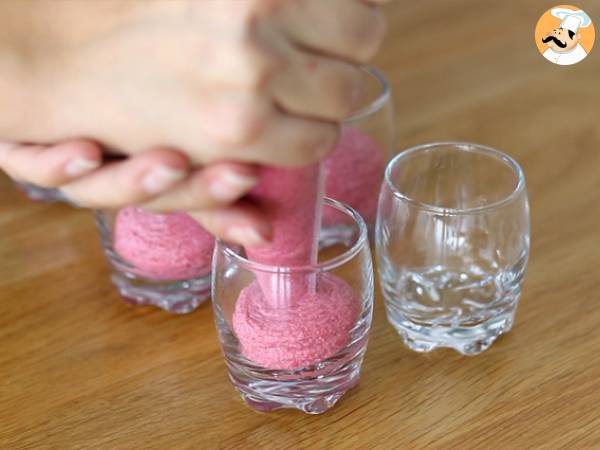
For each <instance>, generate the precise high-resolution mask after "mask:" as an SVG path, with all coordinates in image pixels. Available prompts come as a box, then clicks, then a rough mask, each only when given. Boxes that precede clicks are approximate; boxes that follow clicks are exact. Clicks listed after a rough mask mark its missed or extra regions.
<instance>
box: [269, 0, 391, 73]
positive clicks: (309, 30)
mask: <svg viewBox="0 0 600 450" xmlns="http://www.w3.org/2000/svg"><path fill="white" fill-rule="evenodd" d="M286 5H287V7H286V8H283V9H282V11H281V16H280V17H281V20H282V21H283V24H284V28H285V30H287V33H288V37H289V38H290V39H291V40H292V41H293V42H295V43H297V44H299V45H300V46H301V47H306V48H309V49H311V50H314V51H316V52H318V53H326V54H329V55H332V56H337V57H339V58H342V59H347V60H349V61H354V62H358V63H364V62H367V61H368V60H369V59H371V58H372V57H373V56H374V55H375V53H376V52H377V50H378V49H379V46H380V45H381V42H382V41H383V36H384V34H385V17H384V16H383V12H382V11H381V9H380V8H378V7H375V6H373V5H368V4H366V3H363V2H361V1H358V0H327V1H326V2H324V1H323V0H306V1H304V2H288V3H286ZM307 23H308V24H311V26H310V27H307V26H306V24H307Z"/></svg>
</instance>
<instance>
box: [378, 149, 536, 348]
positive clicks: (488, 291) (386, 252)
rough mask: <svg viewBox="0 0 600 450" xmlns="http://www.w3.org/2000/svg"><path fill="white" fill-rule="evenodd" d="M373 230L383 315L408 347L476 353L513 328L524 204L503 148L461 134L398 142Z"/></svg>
mask: <svg viewBox="0 0 600 450" xmlns="http://www.w3.org/2000/svg"><path fill="white" fill-rule="evenodd" d="M375 239H376V245H377V257H378V268H379V276H380V281H381V286H382V290H383V295H384V298H385V303H386V309H387V315H388V319H389V321H390V322H391V324H392V325H393V326H394V327H395V328H396V330H397V331H398V332H399V334H400V335H401V336H402V337H403V339H404V342H405V343H406V345H408V346H409V347H410V348H411V349H413V350H416V351H421V352H426V351H430V350H433V349H435V348H437V347H450V348H453V349H455V350H457V351H459V352H461V353H463V354H467V355H473V354H477V353H480V352H482V351H484V350H485V349H487V348H488V347H489V346H490V345H491V344H492V343H493V342H494V340H495V339H496V338H497V337H498V336H499V335H501V334H502V333H506V332H508V331H509V330H510V329H511V327H512V324H513V320H514V316H515V311H516V308H517V303H518V301H519V295H520V293H521V285H522V282H523V276H524V273H525V269H526V265H527V258H528V254H529V205H528V201H527V192H526V188H525V178H524V175H523V171H522V170H521V168H520V167H519V165H518V164H517V163H516V162H515V161H514V160H513V159H512V158H511V157H509V156H508V155H506V154H504V153H502V152H500V151H498V150H495V149H493V148H490V147H485V146H483V145H478V144H470V143H460V142H440V143H433V144H427V145H421V146H418V147H414V148H411V149H409V150H406V151H404V152H402V153H401V154H399V155H398V156H396V157H395V158H394V159H393V160H392V161H391V162H390V164H389V165H388V167H387V169H386V173H385V180H384V183H383V186H382V189H381V194H380V198H379V210H378V217H377V226H376V236H375Z"/></svg>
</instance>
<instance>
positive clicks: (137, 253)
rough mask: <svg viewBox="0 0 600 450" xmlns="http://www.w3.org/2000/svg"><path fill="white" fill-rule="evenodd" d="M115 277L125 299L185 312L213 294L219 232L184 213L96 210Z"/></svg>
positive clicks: (113, 278)
mask: <svg viewBox="0 0 600 450" xmlns="http://www.w3.org/2000/svg"><path fill="white" fill-rule="evenodd" d="M96 224H97V227H98V231H99V233H100V239H101V243H102V247H103V250H104V253H105V255H106V257H107V259H108V262H109V265H110V267H111V269H112V275H111V279H112V282H113V284H114V285H115V287H116V288H117V290H118V291H119V293H120V294H121V296H122V297H123V299H124V300H125V301H126V302H127V303H130V304H133V305H153V306H156V307H158V308H161V309H164V310H165V311H168V312H170V313H174V314H186V313H189V312H191V311H193V310H194V309H196V308H197V307H198V306H200V304H202V303H203V302H204V301H205V300H207V299H208V298H209V297H210V284H211V279H210V271H211V261H212V253H213V249H214V238H213V237H212V236H211V235H210V234H208V232H207V231H205V230H204V229H203V228H202V227H201V226H200V225H199V224H197V223H196V222H195V221H194V220H193V219H192V218H191V217H189V216H187V215H184V214H183V213H170V214H154V213H148V212H146V211H143V210H141V209H140V208H136V207H128V208H123V209H120V210H98V211H96Z"/></svg>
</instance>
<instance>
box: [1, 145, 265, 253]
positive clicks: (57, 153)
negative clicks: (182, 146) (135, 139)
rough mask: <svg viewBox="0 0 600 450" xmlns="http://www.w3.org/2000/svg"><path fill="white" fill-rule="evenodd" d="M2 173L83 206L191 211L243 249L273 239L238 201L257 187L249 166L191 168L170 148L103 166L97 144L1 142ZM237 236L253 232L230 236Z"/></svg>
mask: <svg viewBox="0 0 600 450" xmlns="http://www.w3.org/2000/svg"><path fill="white" fill-rule="evenodd" d="M0 169H1V170H4V171H5V172H6V173H8V174H9V175H10V176H11V177H12V178H15V179H18V180H21V181H26V182H29V183H33V184H36V185H38V186H42V187H56V188H60V189H61V191H62V192H64V193H65V195H66V196H67V197H68V198H69V199H70V200H72V201H74V202H75V203H77V204H78V205H80V206H85V207H89V208H122V207H125V206H128V205H132V204H138V205H140V206H142V207H144V208H145V209H148V210H150V211H156V212H168V211H178V210H187V211H190V212H191V213H192V215H193V216H194V217H196V218H197V220H199V222H200V223H202V224H203V225H204V227H205V228H206V229H207V230H208V231H210V232H212V233H213V234H215V235H216V236H218V237H222V238H226V239H228V240H231V241H234V242H238V243H240V244H242V245H260V244H264V243H265V242H266V241H268V240H269V239H270V237H271V228H270V226H269V224H268V223H267V222H266V221H265V219H264V218H263V216H262V215H261V214H260V212H259V211H258V210H257V209H256V208H254V207H252V206H251V205H245V204H244V203H243V202H236V201H237V200H238V199H240V198H241V197H242V196H243V195H244V194H245V193H246V192H247V191H248V190H250V189H251V188H252V187H254V186H255V185H256V183H257V182H258V178H257V170H256V167H254V166H252V165H248V164H241V163H229V162H222V163H214V164H212V165H209V166H206V167H203V168H195V169H194V168H191V167H190V164H189V161H188V158H187V157H186V156H185V155H183V154H181V153H180V152H177V151H173V150H169V149H154V150H149V151H146V152H144V153H140V154H139V155H136V156H132V157H129V158H126V159H121V160H109V161H108V162H106V161H103V155H102V150H101V148H100V146H99V145H98V144H97V143H95V142H93V141H87V140H73V141H68V142H63V143H60V144H56V145H53V146H40V145H24V144H16V143H9V142H0ZM240 229H244V230H253V232H252V233H248V234H247V236H240V235H239V233H237V232H236V233H234V234H233V235H230V231H231V230H240ZM240 238H242V241H240Z"/></svg>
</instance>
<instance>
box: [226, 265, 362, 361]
mask: <svg viewBox="0 0 600 450" xmlns="http://www.w3.org/2000/svg"><path fill="white" fill-rule="evenodd" d="M359 309H360V308H359V302H358V300H357V298H356V297H355V295H354V292H353V291H352V288H351V287H350V285H349V284H348V283H346V282H345V281H344V280H342V279H341V278H339V277H336V276H335V275H332V274H328V273H325V274H320V275H319V278H318V281H317V290H316V292H313V293H306V294H305V295H304V296H302V297H299V298H296V299H294V301H293V302H291V304H288V305H287V306H286V307H285V308H278V307H277V306H276V305H273V304H272V302H270V301H269V300H268V299H266V298H265V296H264V295H263V292H262V290H261V287H260V285H259V284H258V283H257V282H256V281H255V282H253V283H251V284H250V285H249V286H247V287H246V288H244V289H243V290H242V292H241V293H240V296H239V298H238V301H237V304H236V307H235V312H234V315H233V329H234V331H235V334H236V335H237V337H238V339H239V341H240V345H241V351H242V354H243V355H244V356H245V357H246V358H248V359H250V360H252V361H254V362H256V363H258V364H259V365H261V366H263V367H265V368H268V369H280V370H291V369H298V368H301V367H306V366H310V365H313V364H316V363H318V362H320V361H323V360H325V359H327V358H330V357H331V356H333V355H335V354H336V353H337V352H339V351H340V350H341V349H343V348H344V347H345V346H346V344H347V343H348V340H349V337H350V330H351V329H352V327H353V326H354V324H355V322H356V319H357V317H358V313H359Z"/></svg>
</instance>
